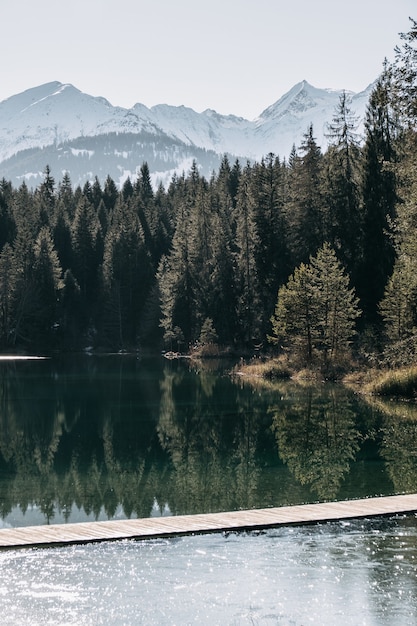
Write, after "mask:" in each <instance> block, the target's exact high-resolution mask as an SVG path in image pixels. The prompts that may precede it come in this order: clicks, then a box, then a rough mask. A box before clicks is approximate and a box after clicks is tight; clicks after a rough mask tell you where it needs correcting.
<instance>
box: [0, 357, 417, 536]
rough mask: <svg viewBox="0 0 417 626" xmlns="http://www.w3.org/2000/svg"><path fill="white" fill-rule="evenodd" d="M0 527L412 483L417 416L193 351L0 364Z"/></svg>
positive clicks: (296, 499)
mask: <svg viewBox="0 0 417 626" xmlns="http://www.w3.org/2000/svg"><path fill="white" fill-rule="evenodd" d="M0 402H1V405H0V524H2V525H3V526H20V525H31V524H44V523H61V522H65V521H70V522H73V521H85V520H94V519H100V520H101V519H113V518H126V517H149V516H152V515H178V514H190V513H204V512H215V511H224V510H237V509H247V508H258V507H269V506H279V505H286V504H299V503H304V502H316V501H323V500H341V499H346V498H357V497H366V496H375V495H390V494H395V493H403V492H413V491H417V455H416V452H417V419H415V418H414V416H413V415H409V416H407V415H406V414H405V413H404V410H405V409H407V410H411V408H410V407H409V406H406V405H404V407H401V406H400V408H399V409H397V411H398V410H399V411H400V412H401V411H402V412H403V413H402V414H401V415H400V416H398V414H396V413H395V411H394V409H395V407H394V405H388V412H387V409H385V408H384V407H382V408H381V407H379V406H376V405H375V406H369V405H367V404H365V403H364V402H362V401H361V400H360V398H359V397H358V396H357V395H355V394H353V393H351V392H348V391H346V390H345V389H343V388H342V387H340V386H332V385H322V386H311V385H310V386H304V387H300V386H295V385H291V384H289V383H283V384H281V385H280V386H279V387H277V388H273V389H272V388H271V389H262V390H261V389H254V388H253V387H252V386H250V385H249V384H247V383H242V382H241V381H240V382H239V381H237V382H234V381H232V380H231V378H230V376H229V375H228V373H227V371H222V370H216V369H215V368H213V369H212V370H208V369H203V368H200V369H199V368H198V367H197V366H193V365H192V364H191V363H190V362H189V361H188V360H182V361H167V360H166V359H163V358H160V359H153V360H151V359H149V360H138V359H137V358H135V357H131V356H127V355H125V356H118V355H115V356H113V357H110V356H107V357H104V356H103V357H79V358H76V357H74V358H66V359H61V360H58V359H50V360H44V361H27V362H22V361H15V362H0Z"/></svg>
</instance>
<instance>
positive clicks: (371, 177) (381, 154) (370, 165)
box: [357, 65, 398, 324]
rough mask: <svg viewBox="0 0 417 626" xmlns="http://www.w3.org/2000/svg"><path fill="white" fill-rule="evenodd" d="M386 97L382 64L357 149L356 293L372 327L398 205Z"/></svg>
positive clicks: (393, 127)
mask: <svg viewBox="0 0 417 626" xmlns="http://www.w3.org/2000/svg"><path fill="white" fill-rule="evenodd" d="M391 94H392V85H391V71H390V69H389V68H388V66H387V65H385V68H384V71H383V73H382V75H381V76H380V78H379V79H378V82H377V83H376V85H375V88H374V89H373V91H372V93H371V96H370V99H369V104H368V107H367V112H366V120H365V128H366V141H365V146H364V149H363V154H364V157H363V183H362V204H363V208H362V214H363V215H362V224H363V239H362V244H361V248H362V255H361V259H360V265H359V271H358V279H357V290H358V295H359V297H360V300H361V306H362V309H363V312H364V317H365V320H366V321H368V322H370V323H372V324H375V323H377V322H378V308H377V307H378V303H379V302H380V300H381V299H382V297H383V294H384V289H385V286H386V284H387V280H388V278H389V276H390V275H391V273H392V270H393V266H394V260H395V249H394V239H393V233H392V226H393V224H394V220H395V218H396V205H397V202H398V198H397V182H396V172H395V163H396V161H397V155H396V149H395V138H396V136H397V132H398V131H397V124H396V120H395V116H394V112H393V107H392V104H391V98H392V95H391Z"/></svg>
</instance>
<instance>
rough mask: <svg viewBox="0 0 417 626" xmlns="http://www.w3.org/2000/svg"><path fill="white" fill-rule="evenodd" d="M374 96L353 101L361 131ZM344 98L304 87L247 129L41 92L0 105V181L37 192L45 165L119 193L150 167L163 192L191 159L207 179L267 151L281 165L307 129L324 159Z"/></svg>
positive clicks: (211, 118) (63, 92) (51, 89)
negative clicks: (108, 180)
mask: <svg viewBox="0 0 417 626" xmlns="http://www.w3.org/2000/svg"><path fill="white" fill-rule="evenodd" d="M371 89H372V85H370V86H369V87H368V88H367V89H365V90H364V91H362V92H361V93H358V94H354V93H349V96H350V97H351V108H352V110H353V111H354V112H355V114H356V115H357V116H358V118H359V119H360V120H361V122H362V123H363V118H364V115H365V110H366V105H367V102H368V98H369V94H370V92H371ZM340 94H341V91H336V90H330V89H317V88H315V87H313V86H312V85H310V84H309V83H308V82H307V81H305V80H304V81H302V82H300V83H297V84H296V85H295V86H294V87H293V88H292V89H291V90H290V91H289V92H288V93H286V94H285V95H283V96H282V97H281V98H280V99H279V100H278V101H277V102H275V103H274V104H272V105H271V106H269V107H268V108H267V109H265V111H263V112H262V113H261V114H260V115H259V117H257V118H256V119H254V120H252V121H249V120H246V119H244V118H242V117H237V116H234V115H220V114H218V113H216V111H213V110H211V109H207V110H206V111H203V112H202V113H197V112H196V111H194V110H193V109H190V108H187V107H185V106H179V107H174V106H169V105H167V104H160V105H156V106H153V107H151V108H147V107H146V106H144V105H143V104H140V103H138V104H135V105H134V106H133V107H132V108H131V109H125V108H123V107H115V106H112V105H111V104H110V102H108V101H107V100H106V99H105V98H100V97H93V96H90V95H88V94H85V93H83V92H81V91H80V90H78V89H77V88H76V87H74V86H73V85H70V84H62V83H59V82H52V83H47V84H45V85H40V86H38V87H34V88H32V89H28V90H27V91H24V92H22V93H20V94H17V95H15V96H12V97H10V98H8V99H6V100H4V101H2V102H0V178H3V177H4V178H6V179H7V180H11V181H12V182H13V183H14V184H16V185H20V183H21V182H22V180H26V182H27V183H28V185H29V186H36V185H37V184H39V182H40V181H41V180H42V179H43V171H44V169H45V166H46V164H48V165H49V166H50V168H51V172H52V174H53V175H54V177H55V178H56V179H58V180H59V179H60V178H61V177H62V175H63V174H64V173H65V172H69V174H70V177H71V180H72V182H73V184H84V183H85V182H86V181H87V180H92V179H94V177H95V176H96V175H97V176H98V177H99V179H100V180H102V181H103V180H104V179H105V177H106V176H107V174H109V175H110V176H111V177H112V178H113V179H114V180H115V182H117V183H119V184H122V183H123V182H124V180H126V178H127V176H130V177H131V178H135V176H136V173H137V171H138V169H139V168H140V166H141V165H142V163H143V162H144V161H147V163H148V165H149V169H150V171H151V173H152V178H153V182H154V183H155V185H157V184H158V183H159V182H162V183H163V184H166V183H168V182H169V180H170V179H171V177H172V175H173V174H174V173H179V174H181V173H182V172H183V171H185V172H187V171H188V170H189V168H190V166H191V164H192V161H193V160H194V159H195V160H196V161H197V163H198V165H199V167H200V169H201V171H202V173H203V174H205V175H206V176H210V174H211V173H212V172H213V171H216V170H217V168H218V165H219V163H220V160H221V158H222V156H223V155H224V154H227V155H228V156H229V158H230V159H231V160H235V158H239V159H240V160H241V161H243V162H245V161H246V160H259V159H261V158H262V156H265V155H266V154H268V153H270V152H272V153H274V154H277V155H279V156H280V157H287V156H288V155H289V153H290V151H291V148H292V146H293V145H294V144H295V145H296V146H299V145H300V143H301V141H302V136H303V134H304V133H305V132H306V130H307V128H308V127H309V125H310V124H313V131H314V136H315V137H316V138H317V141H318V144H319V145H321V146H322V149H323V150H324V149H325V148H326V147H327V140H326V138H325V132H326V125H327V124H328V123H329V122H331V121H332V118H333V115H334V112H335V109H336V107H337V105H338V102H339V98H340ZM359 130H361V129H359Z"/></svg>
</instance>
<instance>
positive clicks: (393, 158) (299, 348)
mask: <svg viewBox="0 0 417 626" xmlns="http://www.w3.org/2000/svg"><path fill="white" fill-rule="evenodd" d="M410 22H411V30H410V32H408V33H404V34H402V35H401V36H400V37H401V39H400V44H399V46H398V48H397V49H396V51H395V60H394V62H393V63H391V64H388V63H387V62H385V63H384V65H383V71H382V73H381V75H380V77H379V79H378V80H377V81H376V83H375V86H374V89H373V92H372V94H371V97H370V100H369V103H368V108H367V114H366V119H365V136H364V137H360V136H359V135H358V133H357V128H358V120H357V118H356V117H355V112H354V111H353V110H351V108H350V104H349V98H348V96H347V95H346V94H343V95H342V97H341V98H340V102H339V105H338V107H337V109H336V110H335V112H334V116H333V119H332V120H329V124H328V142H329V143H328V146H327V147H326V149H325V150H323V149H322V148H321V147H320V146H318V145H317V143H316V140H315V136H314V128H313V127H312V126H310V127H309V128H306V131H305V134H304V138H303V140H302V142H301V145H299V146H294V148H293V150H292V152H291V154H290V156H289V157H288V158H287V159H281V158H280V157H279V156H278V155H274V154H268V155H265V157H264V158H263V159H262V160H261V162H258V163H249V162H248V163H241V162H238V161H236V162H234V163H231V162H229V160H228V159H227V158H226V157H224V158H223V161H222V163H221V166H220V168H219V170H218V171H217V172H213V174H212V176H211V178H210V179H209V180H207V179H205V178H204V177H203V176H201V175H200V174H199V171H198V167H197V165H196V164H194V165H193V167H192V168H191V170H190V171H189V172H188V173H184V174H183V175H182V176H174V177H173V179H172V181H171V183H170V184H169V186H168V187H167V188H164V187H163V186H160V187H159V188H158V189H157V190H155V189H153V187H152V185H151V178H150V172H149V168H148V166H147V164H146V163H144V164H143V165H142V167H141V169H140V174H139V175H138V177H137V179H136V180H130V179H127V180H126V182H125V183H124V184H123V186H122V188H121V189H119V188H118V187H117V186H116V184H115V182H114V181H113V180H112V179H111V178H110V177H107V179H106V181H105V183H103V184H101V183H100V182H99V180H98V178H96V179H95V180H94V182H92V183H87V184H86V185H85V186H84V187H83V188H80V187H77V188H74V187H73V185H72V183H71V180H70V177H69V176H68V175H67V174H65V175H64V176H63V177H62V180H59V181H58V180H55V179H54V173H53V172H51V171H50V169H49V167H48V166H46V168H45V174H44V180H43V182H42V183H41V184H40V185H39V187H38V188H36V189H35V190H32V189H29V188H28V186H27V185H26V184H25V183H24V182H23V183H22V185H21V186H20V187H19V188H14V187H13V186H12V184H11V183H10V182H8V181H7V180H5V179H3V180H1V182H0V250H1V253H0V349H1V350H2V351H15V350H24V351H30V352H34V351H42V352H46V351H53V350H79V349H84V348H86V347H92V348H97V349H98V348H103V349H111V350H124V349H125V350H134V349H146V350H160V349H166V350H174V351H182V352H187V351H188V350H189V349H190V347H191V346H194V345H196V344H198V345H204V344H206V345H207V344H209V345H210V346H214V345H217V346H221V347H223V348H229V349H233V350H235V351H249V352H251V351H253V350H259V349H260V350H267V349H268V350H276V351H280V350H283V349H284V350H289V351H290V353H292V354H294V355H295V356H296V357H297V358H298V359H299V360H300V362H305V363H307V364H308V363H313V362H315V361H317V362H319V363H321V364H322V363H324V364H326V363H330V362H334V361H337V360H343V359H345V358H346V357H350V355H352V354H353V355H354V356H356V357H358V356H360V357H362V358H364V359H376V358H378V359H380V360H381V359H385V361H386V362H387V363H390V364H393V365H402V364H405V363H411V362H414V361H415V359H416V355H417V129H416V124H417V48H416V42H417V22H415V21H414V20H410ZM0 175H1V173H0Z"/></svg>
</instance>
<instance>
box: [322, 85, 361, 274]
mask: <svg viewBox="0 0 417 626" xmlns="http://www.w3.org/2000/svg"><path fill="white" fill-rule="evenodd" d="M357 128H358V118H357V117H356V116H355V114H354V112H353V111H352V109H351V107H350V102H349V98H348V96H347V94H346V92H342V94H341V96H340V100H339V104H338V106H337V108H336V110H335V113H334V117H333V120H332V123H331V124H329V126H328V133H327V137H328V139H329V140H330V144H331V145H330V147H329V149H328V154H327V158H328V167H327V173H328V181H327V203H328V210H329V228H330V233H329V235H330V242H331V244H332V246H333V248H334V249H335V250H336V251H337V254H338V256H339V258H340V259H341V261H342V263H343V265H344V266H345V267H346V268H347V270H348V272H349V273H350V274H351V275H352V276H353V277H354V280H355V279H356V278H357V273H358V267H357V261H358V259H359V252H360V241H361V219H360V209H359V206H360V186H359V182H360V168H359V154H360V153H359V139H358V135H357V133H356V131H357Z"/></svg>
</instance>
